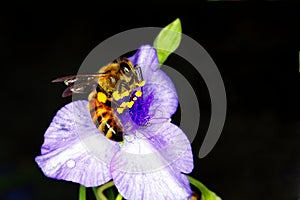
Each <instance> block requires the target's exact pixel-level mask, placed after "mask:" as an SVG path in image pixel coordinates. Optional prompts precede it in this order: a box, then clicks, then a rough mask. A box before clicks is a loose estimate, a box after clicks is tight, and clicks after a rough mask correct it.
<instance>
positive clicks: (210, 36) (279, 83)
mask: <svg viewBox="0 0 300 200" xmlns="http://www.w3.org/2000/svg"><path fill="white" fill-rule="evenodd" d="M171 5H177V6H176V9H173V8H172V6H171ZM80 6H82V7H81V8H80V9H73V8H71V6H70V7H65V8H61V7H60V5H51V6H50V5H46V4H45V5H44V6H41V7H40V8H39V9H35V8H34V7H31V8H30V9H29V8H27V7H23V6H20V7H18V8H15V7H11V8H9V9H5V8H4V9H3V12H2V13H1V14H0V16H1V18H0V29H1V31H0V53H1V61H2V62H1V79H0V83H1V88H0V91H1V124H2V126H1V128H2V130H1V135H0V137H1V140H0V198H1V199H5V200H11V199H20V200H25V199H26V200H27V199H76V198H77V193H78V185H77V184H73V183H70V182H64V181H56V180H52V179H49V178H46V177H45V176H43V174H42V173H41V171H40V169H39V168H38V166H37V165H36V164H35V163H34V158H35V156H37V155H39V153H40V146H41V145H42V143H43V134H44V132H45V130H46V128H47V126H48V125H49V123H50V122H51V119H52V117H53V116H54V115H55V113H56V111H57V110H58V109H59V108H60V107H62V106H63V105H65V104H66V103H67V102H70V101H71V99H70V98H69V99H68V98H67V99H63V98H61V92H62V91H63V89H64V86H63V85H62V84H53V83H51V80H52V79H53V78H56V77H58V76H62V75H68V74H76V72H77V70H78V68H79V66H80V65H81V62H82V61H83V60H84V58H85V57H86V56H87V55H88V53H89V52H90V51H91V50H92V49H93V48H94V47H95V46H97V45H98V44H99V43H100V42H101V41H103V40H105V39H106V38H108V37H110V36H112V35H114V34H117V33H119V32H121V31H125V30H128V29H132V28H137V27H147V26H151V27H164V26H166V25H167V24H169V23H170V22H172V21H173V20H175V19H176V18H177V17H179V18H180V19H181V22H182V28H183V33H185V34H186V35H188V36H190V37H192V38H193V39H195V40H196V41H197V42H198V43H199V44H201V45H202V46H203V47H204V48H205V49H206V51H207V52H208V53H209V54H210V56H211V57H212V59H213V60H214V62H215V63H216V64H217V66H218V68H219V71H220V73H221V75H222V78H223V80H224V84H225V87H226V92H227V100H228V112H227V118H226V123H225V126H224V129H223V132H222V135H221V137H220V139H219V141H218V143H217V145H216V146H215V148H214V149H213V151H212V152H211V153H210V154H209V155H208V156H206V157H205V158H203V159H199V158H197V155H198V151H199V147H200V144H201V143H200V142H201V140H202V139H203V137H204V134H205V130H206V129H207V127H205V126H207V124H208V119H209V114H207V112H209V108H207V106H209V98H208V94H207V90H206V88H205V84H204V83H203V80H200V79H201V76H198V78H199V80H198V81H199V84H198V85H197V81H196V82H195V77H193V76H192V75H191V82H192V83H193V86H194V87H195V88H198V90H197V91H198V92H200V93H198V98H199V99H201V102H202V103H201V105H200V109H201V111H207V112H204V115H201V120H202V122H201V123H200V124H201V125H202V126H201V129H200V131H199V134H198V138H197V140H195V141H194V142H193V144H192V147H193V150H194V154H195V161H194V163H195V168H194V171H193V173H192V176H194V177H196V178H197V179H199V180H200V181H202V182H203V183H204V184H206V186H208V187H209V188H210V189H211V190H213V191H214V192H216V193H217V194H218V195H219V196H221V197H222V198H223V199H230V200H232V199H237V200H240V199H245V200H250V199H251V200H253V199H285V200H289V199H291V200H292V199H298V198H299V196H300V157H299V156H300V150H299V143H300V117H299V113H300V110H299V109H300V107H299V102H300V99H299V92H300V90H299V86H300V85H299V84H300V82H299V81H300V79H299V75H300V74H299V49H300V48H299V38H300V31H299V27H300V23H299V21H300V7H299V6H298V5H296V4H292V3H279V2H265V3H261V4H260V5H257V4H252V3H251V4H250V3H238V2H236V3H220V2H210V3H209V2H206V3H205V2H203V3H200V4H193V3H192V2H190V1H185V3H182V2H181V3H179V2H178V3H177V2H172V3H171V2H170V3H169V4H167V3H165V4H164V5H161V3H158V2H152V3H149V2H144V3H143V5H141V6H140V7H139V6H138V5H132V3H129V2H128V4H127V3H122V4H118V3H115V5H110V6H106V5H102V6H101V5H80ZM180 63H182V62H180V60H178V59H177V58H176V56H174V55H173V56H171V57H170V58H169V59H168V60H167V63H166V64H169V65H176V64H177V65H176V67H177V68H179V67H178V64H180ZM184 66H185V65H183V66H182V67H184ZM186 76H188V75H186ZM199 88H200V89H199ZM175 121H176V120H175ZM177 121H178V120H177ZM89 195H90V194H89ZM89 199H93V197H92V196H90V197H89Z"/></svg>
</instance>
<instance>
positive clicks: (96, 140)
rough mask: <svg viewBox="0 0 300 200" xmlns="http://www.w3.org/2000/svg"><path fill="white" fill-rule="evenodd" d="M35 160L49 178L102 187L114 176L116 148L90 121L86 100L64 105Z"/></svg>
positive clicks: (51, 125)
mask: <svg viewBox="0 0 300 200" xmlns="http://www.w3.org/2000/svg"><path fill="white" fill-rule="evenodd" d="M44 137H45V140H44V144H43V146H42V149H41V154H42V155H40V156H37V157H36V158H35V161H36V162H37V164H38V165H39V167H40V168H41V169H42V171H43V172H44V174H45V175H46V176H48V177H50V178H55V179H62V180H67V181H73V182H76V183H80V184H82V185H84V186H86V187H94V186H99V185H101V184H103V183H105V182H107V181H109V180H110V179H111V175H110V172H109V168H110V160H111V158H112V157H113V155H114V154H115V152H116V151H117V147H116V146H115V145H114V144H113V143H112V142H110V141H109V140H107V139H105V137H104V136H103V135H102V134H100V132H99V131H98V129H97V128H96V127H95V125H94V124H93V122H92V120H91V116H90V113H89V112H88V109H87V101H75V102H72V103H70V104H68V105H66V106H64V107H63V108H61V109H60V110H59V111H58V112H57V114H56V116H55V117H54V118H53V120H52V123H51V124H50V126H49V128H48V129H47V131H46V133H45V136H44Z"/></svg>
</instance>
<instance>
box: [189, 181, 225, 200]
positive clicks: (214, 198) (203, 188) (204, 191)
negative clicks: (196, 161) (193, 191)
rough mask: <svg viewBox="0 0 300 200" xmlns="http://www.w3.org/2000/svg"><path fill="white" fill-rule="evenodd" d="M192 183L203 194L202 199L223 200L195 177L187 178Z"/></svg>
mask: <svg viewBox="0 0 300 200" xmlns="http://www.w3.org/2000/svg"><path fill="white" fill-rule="evenodd" d="M187 177H188V179H189V181H190V183H191V184H192V185H194V186H195V187H197V188H198V189H199V190H200V191H201V194H202V197H201V199H203V200H221V198H220V197H218V196H217V195H216V194H215V193H214V192H212V191H210V190H209V189H208V188H207V187H206V186H205V185H203V184H202V183H201V182H200V181H198V180H196V179H194V178H193V177H190V176H187Z"/></svg>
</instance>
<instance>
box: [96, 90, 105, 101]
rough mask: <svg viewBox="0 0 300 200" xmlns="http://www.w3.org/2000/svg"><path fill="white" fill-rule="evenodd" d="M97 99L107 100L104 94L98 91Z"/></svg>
mask: <svg viewBox="0 0 300 200" xmlns="http://www.w3.org/2000/svg"><path fill="white" fill-rule="evenodd" d="M97 99H98V101H99V102H102V103H105V102H106V100H107V97H106V95H105V94H104V93H103V92H98V93H97Z"/></svg>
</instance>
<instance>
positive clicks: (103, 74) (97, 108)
mask: <svg viewBox="0 0 300 200" xmlns="http://www.w3.org/2000/svg"><path fill="white" fill-rule="evenodd" d="M52 82H64V83H65V84H66V85H67V86H68V87H67V88H66V89H65V91H64V92H63V94H62V96H63V97H67V96H70V95H72V93H86V92H91V93H90V94H89V97H88V100H89V104H88V107H89V111H90V114H91V117H92V120H93V122H94V124H95V125H96V127H97V128H98V130H99V131H100V132H101V133H103V134H104V135H105V136H106V137H107V138H108V139H111V140H113V141H116V142H122V141H123V127H122V124H121V121H120V119H119V118H118V116H117V113H118V114H122V113H123V111H124V110H125V109H127V108H131V107H132V106H133V104H134V101H136V100H137V98H139V97H140V96H141V95H142V92H141V91H140V90H137V91H136V92H135V93H134V94H132V93H133V91H134V90H136V89H138V88H139V87H142V86H144V84H145V82H144V80H143V76H142V71H141V68H140V67H138V66H137V65H136V66H133V64H132V63H131V62H130V61H129V60H128V59H127V58H118V59H117V60H116V61H114V62H112V63H110V64H108V65H106V66H104V67H102V68H101V69H100V70H99V71H98V72H97V73H96V74H86V75H71V76H65V77H61V78H58V79H55V80H53V81H52ZM125 97H126V98H127V99H129V101H124V99H125ZM120 100H121V101H120ZM120 102H122V103H120Z"/></svg>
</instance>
